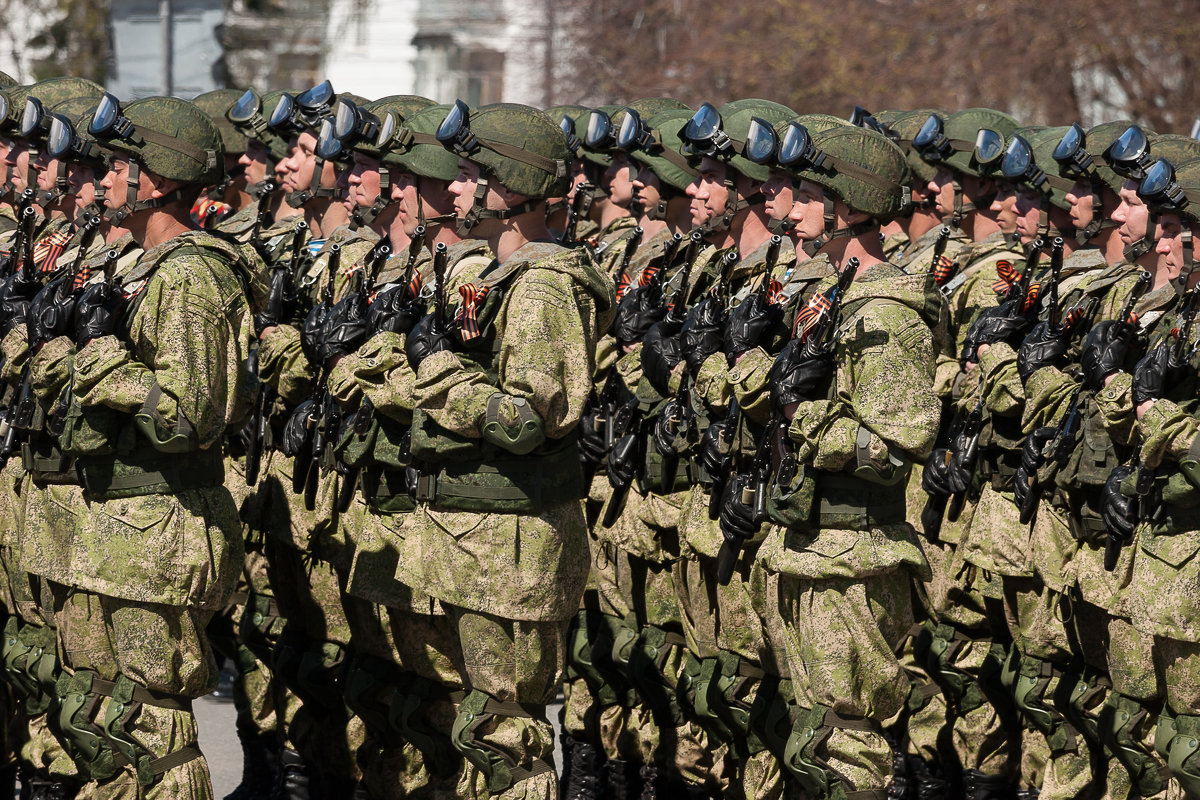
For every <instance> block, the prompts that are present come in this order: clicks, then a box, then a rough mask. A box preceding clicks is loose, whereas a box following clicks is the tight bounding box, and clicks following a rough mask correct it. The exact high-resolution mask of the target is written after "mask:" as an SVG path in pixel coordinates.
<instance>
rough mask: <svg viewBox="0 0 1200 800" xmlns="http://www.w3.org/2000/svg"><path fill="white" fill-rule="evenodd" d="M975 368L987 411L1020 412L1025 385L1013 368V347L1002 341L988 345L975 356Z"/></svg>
mask: <svg viewBox="0 0 1200 800" xmlns="http://www.w3.org/2000/svg"><path fill="white" fill-rule="evenodd" d="M979 370H980V373H981V374H980V381H982V383H983V386H984V387H985V390H984V398H985V399H984V404H985V405H986V406H987V408H988V411H990V412H991V413H992V414H995V415H998V416H1002V417H1012V416H1018V415H1020V413H1021V406H1022V405H1023V404H1024V403H1025V387H1024V386H1023V385H1022V384H1021V375H1020V373H1018V372H1017V353H1016V351H1015V350H1013V349H1012V347H1011V346H1010V345H1009V344H1007V343H1005V342H997V343H996V344H994V345H991V346H990V347H989V348H988V349H987V352H986V353H983V354H982V355H980V356H979Z"/></svg>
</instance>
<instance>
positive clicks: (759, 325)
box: [725, 292, 782, 363]
mask: <svg viewBox="0 0 1200 800" xmlns="http://www.w3.org/2000/svg"><path fill="white" fill-rule="evenodd" d="M781 316H782V312H781V310H780V308H779V306H777V305H774V304H771V303H768V302H767V299H766V298H765V297H763V295H762V293H761V292H751V293H750V295H749V296H748V297H747V298H746V299H745V300H743V301H742V302H741V303H739V304H738V306H737V308H735V309H734V310H733V311H732V312H731V313H730V315H729V324H728V326H727V327H726V328H725V355H727V356H728V357H729V360H730V363H732V362H733V361H734V360H735V359H736V358H737V357H738V356H740V355H741V354H742V353H744V352H746V351H747V350H750V349H752V348H755V347H758V346H759V345H760V344H761V343H762V341H763V338H764V337H765V336H766V334H767V331H769V330H771V328H772V327H774V326H775V325H777V324H778V323H779V319H780V317H781Z"/></svg>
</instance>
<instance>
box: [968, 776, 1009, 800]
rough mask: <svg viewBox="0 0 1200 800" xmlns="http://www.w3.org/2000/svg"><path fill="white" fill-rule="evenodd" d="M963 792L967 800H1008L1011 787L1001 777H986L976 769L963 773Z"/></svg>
mask: <svg viewBox="0 0 1200 800" xmlns="http://www.w3.org/2000/svg"><path fill="white" fill-rule="evenodd" d="M963 791H964V792H965V794H964V796H965V797H966V798H967V800H1008V798H1010V797H1012V796H1013V786H1012V784H1010V783H1009V782H1008V780H1007V779H1006V778H1005V777H1004V776H1003V775H988V774H986V773H984V772H980V771H979V770H976V769H969V770H967V771H966V772H964V773H963Z"/></svg>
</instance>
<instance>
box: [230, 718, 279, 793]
mask: <svg viewBox="0 0 1200 800" xmlns="http://www.w3.org/2000/svg"><path fill="white" fill-rule="evenodd" d="M238 738H239V739H241V740H242V782H241V783H240V784H238V786H237V788H236V789H234V790H233V791H232V792H230V793H229V794H227V795H226V796H225V800H268V798H270V797H271V791H272V790H273V789H274V787H275V782H276V780H277V779H278V776H277V774H276V773H277V772H278V770H279V754H278V752H277V750H276V748H275V747H274V746H273V744H274V741H273V737H270V736H253V735H243V734H241V733H238Z"/></svg>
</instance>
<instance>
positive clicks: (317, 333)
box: [300, 303, 331, 366]
mask: <svg viewBox="0 0 1200 800" xmlns="http://www.w3.org/2000/svg"><path fill="white" fill-rule="evenodd" d="M330 310H331V309H330V307H329V305H328V304H326V303H317V304H316V305H315V306H313V307H312V309H311V310H309V312H308V314H307V315H306V316H305V317H304V324H303V325H301V326H300V349H302V350H303V351H304V357H305V358H307V359H308V363H309V364H312V365H314V366H320V365H321V364H323V363H325V362H324V360H323V359H322V358H321V337H322V336H323V335H324V334H325V320H326V319H328V318H329V312H330Z"/></svg>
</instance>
